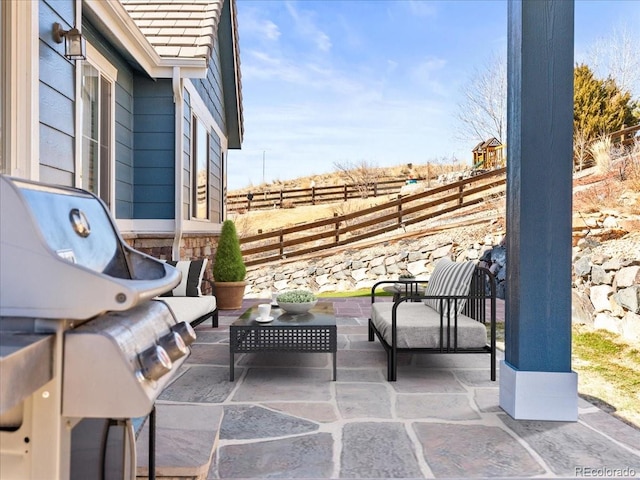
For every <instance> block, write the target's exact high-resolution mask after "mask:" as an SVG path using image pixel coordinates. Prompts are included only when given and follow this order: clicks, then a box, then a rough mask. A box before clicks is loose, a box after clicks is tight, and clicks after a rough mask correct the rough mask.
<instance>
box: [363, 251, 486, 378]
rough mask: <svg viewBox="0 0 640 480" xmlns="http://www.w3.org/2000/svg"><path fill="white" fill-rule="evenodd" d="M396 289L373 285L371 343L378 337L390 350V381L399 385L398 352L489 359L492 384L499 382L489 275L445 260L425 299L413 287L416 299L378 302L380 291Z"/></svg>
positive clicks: (467, 264) (405, 297)
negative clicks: (474, 355)
mask: <svg viewBox="0 0 640 480" xmlns="http://www.w3.org/2000/svg"><path fill="white" fill-rule="evenodd" d="M411 282H412V281H407V283H408V284H411ZM415 282H419V283H424V280H415ZM393 283H397V282H395V281H393V280H383V281H380V282H377V283H376V284H375V285H373V287H372V288H371V318H369V341H373V340H374V335H375V336H377V337H378V339H379V340H380V343H381V344H382V346H383V347H384V349H385V350H386V352H387V379H388V380H389V381H395V380H396V372H397V358H398V352H409V353H489V354H490V361H491V380H495V379H496V286H495V278H494V276H493V275H492V274H491V272H489V270H487V269H486V268H483V267H479V266H476V265H475V263H474V262H464V263H457V262H453V261H451V260H449V259H448V258H444V259H441V260H439V261H438V263H437V264H436V266H435V269H434V271H433V273H432V275H431V278H430V279H429V283H428V284H427V287H426V289H425V290H424V293H416V289H413V290H412V289H411V287H410V285H408V286H407V290H408V291H411V293H410V294H408V295H402V296H400V297H399V298H397V299H396V300H395V301H393V302H388V301H386V302H383V301H378V302H376V288H377V287H379V286H384V285H386V284H393ZM487 327H488V328H489V333H490V335H489V338H490V340H489V342H487Z"/></svg>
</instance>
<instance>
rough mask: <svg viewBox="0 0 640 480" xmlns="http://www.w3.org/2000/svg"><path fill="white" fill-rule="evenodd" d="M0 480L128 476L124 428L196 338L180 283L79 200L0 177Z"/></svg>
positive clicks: (146, 408)
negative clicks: (180, 303)
mask: <svg viewBox="0 0 640 480" xmlns="http://www.w3.org/2000/svg"><path fill="white" fill-rule="evenodd" d="M0 209H1V210H0V478H2V479H5V478H7V479H14V478H16V479H67V478H78V479H90V478H105V479H110V478H114V479H115V478H117V479H121V478H124V479H133V478H135V466H136V459H135V439H134V433H133V426H132V422H131V419H132V418H135V417H142V416H145V415H147V414H148V413H149V412H151V410H152V408H153V405H154V402H155V399H156V398H157V397H158V395H159V394H160V393H161V392H162V389H163V388H164V387H165V386H166V385H167V383H168V382H169V381H170V379H171V378H172V377H173V375H174V374H175V372H177V370H178V368H179V366H180V365H181V364H182V363H183V362H184V360H185V359H186V356H187V355H188V353H189V348H188V346H189V345H190V344H191V343H192V342H193V341H194V340H195V333H194V331H193V329H192V328H191V326H190V325H188V324H186V323H184V322H182V323H178V322H177V321H176V319H175V318H174V316H173V314H172V313H171V311H170V309H169V308H168V307H167V306H166V305H165V304H164V303H163V302H159V301H155V300H153V298H154V297H155V296H157V295H158V294H160V293H163V292H166V291H168V290H170V289H172V288H173V287H174V286H175V285H177V284H178V283H179V281H180V273H179V272H178V271H177V270H176V269H175V268H173V267H171V266H169V265H167V264H165V263H163V262H160V261H158V260H156V259H154V258H151V257H149V256H147V255H144V254H142V253H140V252H137V251H135V250H133V249H131V248H130V247H129V246H128V245H127V244H126V243H125V242H124V241H123V240H122V237H121V236H120V234H119V232H118V229H117V227H116V226H115V224H114V222H113V220H112V218H111V216H110V214H109V212H108V210H107V208H106V207H105V205H104V204H103V203H102V202H101V201H100V200H99V199H98V198H97V197H95V196H94V195H92V194H90V193H88V192H85V191H83V190H78V189H73V188H67V187H57V186H51V185H44V184H41V183H35V182H29V181H25V180H19V179H15V178H11V177H7V176H2V175H0Z"/></svg>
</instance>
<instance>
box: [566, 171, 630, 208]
mask: <svg viewBox="0 0 640 480" xmlns="http://www.w3.org/2000/svg"><path fill="white" fill-rule="evenodd" d="M623 192H624V186H623V185H622V183H621V182H619V181H617V180H615V179H614V178H613V177H607V178H605V179H604V180H602V181H601V182H599V183H598V184H596V185H594V186H592V187H589V188H586V189H584V190H581V191H580V192H577V193H576V194H575V195H574V197H573V200H574V207H575V210H576V211H582V212H587V213H595V212H599V211H602V209H603V208H617V207H619V202H618V199H619V197H620V195H621V194H622V193H623Z"/></svg>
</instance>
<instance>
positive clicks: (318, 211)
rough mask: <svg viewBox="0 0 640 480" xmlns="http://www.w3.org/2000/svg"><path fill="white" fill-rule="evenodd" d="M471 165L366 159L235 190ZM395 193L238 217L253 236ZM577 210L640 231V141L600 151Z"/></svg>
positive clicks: (580, 183)
mask: <svg viewBox="0 0 640 480" xmlns="http://www.w3.org/2000/svg"><path fill="white" fill-rule="evenodd" d="M594 150H595V149H594ZM611 150H614V149H611ZM612 157H613V158H612ZM467 169H469V167H465V166H462V165H457V164H449V165H441V164H435V165H434V164H424V165H414V164H407V165H397V166H394V167H387V168H374V167H370V166H368V165H367V164H365V163H363V164H360V165H357V166H352V168H351V170H348V169H346V168H339V167H337V169H336V171H334V172H332V173H328V174H323V175H312V176H308V177H301V178H297V179H294V180H288V181H277V182H274V183H270V184H262V185H255V186H251V187H247V188H245V189H241V190H236V191H234V192H231V193H240V194H246V193H247V192H249V191H253V192H262V191H276V190H280V189H284V190H289V189H296V188H309V186H310V185H311V182H314V184H315V186H318V187H320V186H329V185H342V184H345V183H357V182H365V181H383V180H406V179H409V178H418V179H422V181H429V182H433V181H434V180H435V179H436V178H437V177H438V176H440V175H443V174H447V173H451V172H460V171H463V170H467ZM393 198H395V195H384V196H378V197H369V198H361V199H352V200H349V201H346V202H344V201H341V202H336V203H328V204H320V205H313V206H295V205H292V208H286V209H271V210H253V211H245V212H242V213H240V214H236V213H234V214H232V218H233V219H234V220H235V222H236V227H237V229H238V233H239V234H240V236H247V235H253V234H256V233H258V231H259V230H262V231H263V232H268V231H271V230H276V229H279V228H286V227H291V226H295V225H300V224H304V223H308V222H312V221H315V220H321V219H326V218H331V217H333V216H335V215H343V214H347V213H351V212H355V211H358V210H361V209H364V208H368V207H371V206H375V205H379V204H381V203H384V202H388V201H389V200H391V199H393ZM479 209H481V210H482V209H485V210H486V209H487V205H484V206H480V207H479ZM494 210H495V211H496V213H497V215H500V214H501V212H504V208H496V209H494ZM573 210H574V217H578V218H579V217H580V216H585V215H589V214H593V213H597V212H602V211H606V210H610V211H615V212H616V213H618V214H620V215H622V216H623V217H624V219H625V220H624V225H625V228H624V229H623V230H621V231H619V232H617V234H619V235H623V234H625V233H628V232H640V142H637V143H636V145H635V146H633V147H632V149H631V150H630V152H629V154H628V155H626V156H620V155H617V156H616V155H615V153H613V154H612V153H610V154H607V155H605V154H604V153H600V154H599V155H598V156H597V157H596V166H595V167H593V168H590V169H588V170H585V171H581V172H576V173H575V175H574V198H573ZM496 220H497V221H501V222H502V221H504V218H496ZM592 233H593V232H592ZM608 235H614V236H615V235H616V233H615V232H613V233H611V232H608Z"/></svg>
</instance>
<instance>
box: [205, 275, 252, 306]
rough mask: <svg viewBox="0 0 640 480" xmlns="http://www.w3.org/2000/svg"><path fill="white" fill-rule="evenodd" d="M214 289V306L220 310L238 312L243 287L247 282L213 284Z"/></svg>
mask: <svg viewBox="0 0 640 480" xmlns="http://www.w3.org/2000/svg"><path fill="white" fill-rule="evenodd" d="M213 283H214V285H215V288H216V305H217V306H218V308H219V309H220V310H239V309H241V308H242V298H243V297H244V287H246V285H247V282H244V281H243V282H213Z"/></svg>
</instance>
